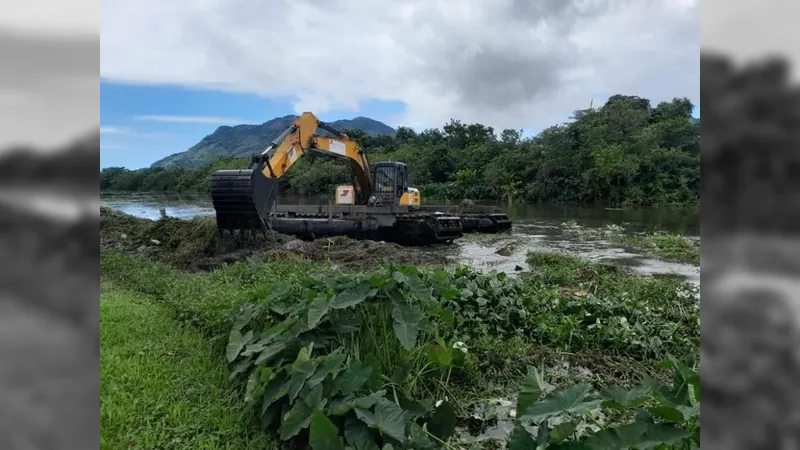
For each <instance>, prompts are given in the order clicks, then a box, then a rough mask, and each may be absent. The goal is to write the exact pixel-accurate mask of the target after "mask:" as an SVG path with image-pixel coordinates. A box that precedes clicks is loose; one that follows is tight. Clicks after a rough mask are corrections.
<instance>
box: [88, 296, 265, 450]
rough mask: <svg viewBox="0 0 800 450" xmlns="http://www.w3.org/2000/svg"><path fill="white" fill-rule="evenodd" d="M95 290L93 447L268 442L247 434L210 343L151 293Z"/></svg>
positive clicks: (221, 446)
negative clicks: (97, 401) (97, 402)
mask: <svg viewBox="0 0 800 450" xmlns="http://www.w3.org/2000/svg"><path fill="white" fill-rule="evenodd" d="M102 290H103V294H102V297H101V298H100V314H101V317H100V320H101V329H100V341H101V349H102V350H101V356H100V361H101V365H102V368H103V370H102V372H101V375H100V379H101V385H100V392H101V397H102V402H101V406H100V415H101V424H102V426H101V436H100V442H101V444H100V448H102V449H109V450H111V449H121V448H187V449H188V448H192V449H209V450H210V449H231V450H234V449H236V450H238V449H256V448H258V449H266V448H270V445H271V444H270V441H269V439H268V438H267V437H266V436H263V435H258V434H256V435H254V436H252V437H250V436H248V435H249V434H250V433H249V430H250V429H251V426H250V423H249V421H250V417H249V415H248V414H247V413H246V412H245V411H242V410H241V408H239V407H238V406H237V402H236V398H235V393H234V390H233V387H232V385H231V383H230V382H229V381H228V369H227V367H226V365H225V363H224V361H222V360H221V359H220V358H218V357H215V351H214V346H213V344H212V343H210V342H209V341H208V340H207V339H205V337H204V336H203V335H202V334H201V333H199V332H198V331H197V330H192V329H188V328H185V327H184V326H183V324H181V322H180V321H177V320H175V319H173V318H172V313H173V311H172V310H171V309H170V308H168V307H167V306H165V305H163V304H159V303H158V302H157V301H156V300H155V299H153V298H151V297H148V296H146V295H143V294H139V293H135V292H131V291H125V290H120V289H116V288H115V287H114V286H113V285H112V284H109V283H104V284H103V286H102Z"/></svg>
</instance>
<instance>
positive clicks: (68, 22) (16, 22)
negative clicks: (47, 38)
mask: <svg viewBox="0 0 800 450" xmlns="http://www.w3.org/2000/svg"><path fill="white" fill-rule="evenodd" d="M12 3H13V4H11V3H6V7H5V8H3V13H2V14H0V27H2V28H6V29H9V28H10V29H13V30H17V31H21V32H25V33H39V34H48V35H58V34H93V35H97V32H98V28H99V26H98V24H99V22H100V17H99V16H100V14H99V10H100V0H70V1H64V0H33V1H21V2H12Z"/></svg>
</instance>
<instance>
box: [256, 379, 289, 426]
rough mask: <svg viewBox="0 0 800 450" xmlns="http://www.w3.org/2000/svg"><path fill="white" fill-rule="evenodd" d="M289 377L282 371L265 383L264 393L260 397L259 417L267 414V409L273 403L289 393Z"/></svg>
mask: <svg viewBox="0 0 800 450" xmlns="http://www.w3.org/2000/svg"><path fill="white" fill-rule="evenodd" d="M288 381H289V376H288V375H287V374H286V372H284V371H280V372H278V373H277V374H275V376H274V377H273V378H272V379H271V380H270V381H269V382H267V386H266V387H265V388H264V393H263V394H262V397H261V401H262V403H261V416H262V417H263V416H264V415H265V414H266V413H267V408H269V407H270V405H272V404H273V403H275V402H276V401H278V400H279V399H280V398H281V397H283V396H284V395H286V394H287V393H288V392H289V383H288Z"/></svg>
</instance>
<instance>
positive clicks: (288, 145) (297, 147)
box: [254, 112, 372, 203]
mask: <svg viewBox="0 0 800 450" xmlns="http://www.w3.org/2000/svg"><path fill="white" fill-rule="evenodd" d="M318 128H319V129H322V130H325V131H327V132H328V133H330V134H332V135H333V137H325V136H320V135H318V134H317V133H316V131H317V129H318ZM308 152H313V153H318V154H323V155H327V156H333V157H335V158H339V159H343V160H346V161H348V162H349V163H350V167H351V168H352V170H353V174H354V176H355V179H356V184H355V189H356V193H357V198H360V199H363V201H362V202H360V203H366V201H367V199H368V198H369V196H370V195H371V194H372V174H371V173H370V165H369V160H368V158H367V155H366V153H364V151H363V150H362V148H361V146H359V145H358V142H356V141H354V140H352V139H350V138H349V137H348V136H347V135H346V134H344V133H342V132H340V131H339V130H336V129H335V128H333V127H331V126H329V125H327V124H325V123H324V122H321V121H319V120H318V119H317V118H316V117H315V116H314V115H313V114H311V113H308V112H307V113H303V115H302V116H300V117H299V118H298V119H297V120H295V121H294V122H293V123H292V126H290V127H289V128H288V129H287V131H286V132H285V133H284V134H282V135H281V136H279V137H278V139H276V140H275V141H274V142H273V145H270V147H268V148H267V150H265V151H264V153H262V155H264V159H263V161H261V162H259V163H257V165H256V167H254V168H258V169H260V170H261V172H262V174H263V175H264V176H265V177H267V178H273V179H276V178H280V177H282V176H283V175H284V174H286V172H288V171H289V169H290V168H291V167H292V166H293V165H294V163H295V162H297V161H298V160H299V159H300V158H302V157H303V156H304V155H305V154H306V153H308Z"/></svg>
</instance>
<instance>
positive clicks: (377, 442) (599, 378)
mask: <svg viewBox="0 0 800 450" xmlns="http://www.w3.org/2000/svg"><path fill="white" fill-rule="evenodd" d="M179 222H183V221H179ZM179 222H175V223H173V224H172V225H171V226H173V227H179V226H183V227H186V230H194V229H196V227H194V226H189V225H187V222H184V223H183V224H181V223H179ZM193 223H194V224H195V225H196V224H197V222H193ZM145 225H146V227H153V226H156V225H153V223H152V222H151V223H150V224H145ZM161 226H164V224H162V225H161ZM147 229H148V230H150V231H152V228H147ZM175 229H177V228H175ZM142 230H145V228H142ZM142 230H140V231H139V232H137V233H139V234H138V237H136V238H135V239H138V240H140V241H141V240H144V239H146V238H149V237H150V236H151V235H149V234H147V233H145V232H144V231H142ZM104 233H105V236H106V237H107V238H108V239H109V240H107V241H106V243H105V244H106V245H104V250H103V252H102V258H101V274H102V279H103V280H104V282H105V283H113V287H114V290H112V291H110V292H111V293H112V294H113V293H114V292H124V294H122V295H123V297H118V298H127V297H124V296H126V295H133V294H131V293H135V296H137V297H136V298H142V297H141V296H146V298H147V299H149V300H148V301H150V302H152V301H154V300H155V299H157V305H154V304H152V303H147V304H146V311H145V309H142V310H133V309H131V307H126V304H131V305H132V304H136V302H135V301H131V300H130V299H128V300H127V301H117V302H108V301H107V302H106V304H105V305H106V306H105V308H107V309H108V310H109V311H110V310H111V309H114V310H116V312H117V313H118V314H120V322H119V323H120V328H118V330H120V331H118V333H119V334H118V335H117V336H118V339H117V341H116V342H118V345H119V346H122V345H123V342H124V340H123V339H122V338H121V336H123V335H126V334H131V335H134V334H142V335H152V336H150V337H149V338H148V340H149V341H152V342H164V343H168V342H172V341H174V342H177V343H178V344H169V346H171V347H176V348H182V347H180V342H184V341H182V340H181V339H182V338H181V339H178V338H176V337H174V336H172V335H170V334H169V333H176V332H177V331H176V330H182V331H181V333H192V336H194V337H192V339H199V341H192V342H194V343H196V345H194V344H193V345H191V347H193V348H195V349H196V352H197V353H193V354H194V355H196V358H197V359H195V360H194V361H195V362H194V363H192V365H194V364H197V365H198V367H200V365H202V364H206V365H205V366H202V367H204V369H203V373H204V376H203V380H196V381H195V380H193V379H192V378H191V377H192V376H197V375H196V373H195V372H197V371H195V370H189V371H187V372H185V375H175V378H180V379H184V381H182V382H181V384H182V385H190V386H195V385H196V389H198V390H199V391H202V392H205V393H204V394H203V395H201V396H199V397H197V398H196V400H197V401H198V402H200V401H201V399H202V400H204V401H206V402H210V403H209V405H216V406H214V407H215V408H218V411H222V412H224V411H228V410H227V409H226V408H227V407H229V406H228V405H231V404H234V405H238V407H239V408H241V410H240V411H246V412H247V417H249V418H251V419H255V420H254V421H253V422H246V421H245V422H242V421H241V420H244V419H241V418H239V419H237V420H240V421H238V422H237V421H235V420H233V419H232V418H230V419H225V420H226V422H225V423H226V424H227V425H226V427H227V426H230V427H231V428H224V429H225V430H229V429H230V430H232V429H234V428H235V429H241V433H242V434H240V435H235V434H231V435H230V436H231V439H229V441H230V442H232V443H233V442H235V443H237V444H236V445H238V447H237V446H229V447H226V448H249V447H247V442H246V441H245V440H242V439H244V438H243V437H241V436H248V435H249V434H248V433H254V434H253V436H262V437H264V436H265V437H266V438H268V439H269V440H270V442H275V443H279V445H281V446H284V445H295V446H300V447H303V448H305V447H306V446H311V447H312V448H315V449H317V448H343V446H344V444H345V443H346V444H347V445H348V446H351V447H355V448H381V447H384V446H385V445H388V444H391V445H392V446H393V448H411V447H413V448H437V447H443V446H444V447H447V448H454V447H456V448H458V447H459V446H460V445H467V444H464V443H465V442H472V441H475V440H476V439H480V438H481V436H484V435H485V434H486V433H487V432H490V431H492V430H495V429H500V432H496V433H495V434H497V435H498V436H500V439H501V440H504V439H505V437H503V436H504V435H507V433H506V432H505V431H503V430H511V429H513V430H514V431H513V434H512V436H511V437H510V439H511V442H510V443H509V446H510V448H532V447H530V446H529V445H528V444H530V443H531V442H533V441H535V440H536V439H544V440H546V441H548V442H551V443H552V444H553V445H552V446H551V447H550V448H556V447H555V445H556V444H558V443H560V442H562V441H576V442H577V441H581V442H582V444H580V445H589V444H588V443H592V442H593V443H595V444H597V443H599V442H601V441H603V439H608V438H612V437H615V436H616V438H618V439H623V438H624V439H628V440H631V439H633V440H635V439H640V438H641V439H644V438H645V437H647V438H648V439H651V440H657V441H658V442H681V443H688V442H690V441H692V440H693V439H695V438H696V437H697V436H696V435H695V434H694V433H695V431H696V428H697V427H696V423H695V422H696V411H695V406H696V400H697V399H696V398H695V396H694V395H693V394H692V390H691V389H690V388H687V386H689V385H692V386H694V385H695V384H696V383H695V382H696V381H697V380H696V373H695V372H694V371H693V370H692V368H691V365H692V364H693V363H694V361H696V359H693V360H692V361H690V364H689V365H687V366H684V365H681V364H680V362H679V361H677V360H673V361H672V363H671V364H672V366H671V367H664V366H663V365H660V364H659V363H660V362H661V361H663V360H665V359H669V356H670V355H694V354H695V353H696V349H697V345H698V340H699V307H698V306H699V305H698V301H697V299H696V298H694V297H693V296H691V295H686V291H687V290H689V289H690V287H689V286H688V285H685V284H684V283H682V282H681V281H680V280H678V279H675V278H658V279H654V278H647V277H640V276H636V275H633V274H631V273H628V272H626V271H624V270H623V269H620V268H617V267H615V266H606V265H598V264H592V263H587V262H584V261H581V260H580V259H577V258H573V257H569V256H566V255H553V254H531V255H530V256H529V262H530V263H531V266H532V268H533V270H532V272H531V273H528V274H525V275H523V276H520V277H518V278H509V277H508V276H506V275H505V274H502V273H501V274H481V273H476V272H474V271H472V270H470V269H467V268H464V267H452V266H451V267H447V266H441V265H440V266H438V267H430V268H419V267H413V266H409V265H398V264H392V263H388V262H383V263H380V264H377V265H372V266H358V265H342V264H341V263H340V262H339V261H337V260H333V259H331V258H327V259H323V258H320V259H312V258H307V257H302V258H288V257H286V255H285V254H283V255H276V254H275V253H270V252H261V253H258V254H253V255H252V257H251V258H248V259H246V260H238V261H233V262H230V263H227V264H221V265H218V266H215V267H214V268H213V270H208V271H196V270H195V271H187V270H186V265H185V264H184V262H183V261H184V259H183V258H182V257H178V258H176V255H178V254H184V253H183V252H184V250H181V249H185V248H188V247H190V246H197V240H196V239H193V240H191V242H183V241H182V239H185V237H183V238H181V235H180V233H179V232H175V233H172V234H170V236H172V237H173V238H172V239H173V240H172V241H169V240H167V239H164V242H172V244H170V245H163V244H153V246H155V247H157V250H141V246H139V245H129V244H120V245H117V244H115V243H113V242H112V240H111V238H112V237H113V236H114V233H117V234H120V233H121V231H120V230H119V229H115V230H114V231H111V230H107V231H105V232H104ZM134 234H136V233H134ZM192 236H195V237H196V236H197V235H196V234H192ZM130 239H131V238H130V237H126V238H125V240H130ZM341 245H342V246H359V245H362V243H357V242H346V241H343V242H342V244H341ZM202 247H203V248H207V246H206V245H202ZM229 250H230V249H229ZM234 251H235V250H234ZM286 252H290V250H286ZM107 286H109V285H107V284H106V285H104V289H107ZM114 295H118V296H119V295H121V294H114ZM143 304H144V303H143ZM156 308H158V309H156ZM104 311H106V310H105V309H104ZM145 312H147V313H157V314H159V315H160V316H161V317H170V318H171V319H170V321H171V322H169V323H173V324H174V326H173V325H169V326H167V325H166V322H165V323H164V329H159V328H157V327H156V328H148V329H146V330H144V331H142V330H136V329H135V328H136V326H137V325H135V324H141V323H142V322H147V321H146V320H142V317H143V316H141V315H137V314H145ZM122 317H126V318H127V319H122ZM172 318H174V319H172ZM104 320H105V319H104ZM164 320H166V319H164ZM150 322H153V321H150ZM125 323H127V324H129V325H128V328H122V327H121V325H122V324H125ZM149 325H153V323H150V324H149ZM149 325H147V326H149ZM138 326H144V325H138ZM156 335H158V336H156ZM201 336H202V337H201ZM162 338H163V340H160V339H162ZM132 340H133V339H132ZM105 345H106V344H105V343H104V346H105ZM142 345H144V344H142ZM154 345H156V347H158V346H159V345H160V344H154ZM104 348H105V347H104ZM158 348H162V349H164V347H158ZM104 351H105V350H104ZM120 351H122V350H120ZM164 352H168V350H164V351H163V352H158V351H155V352H148V353H147V355H148V356H147V357H146V358H145V357H142V358H141V359H138V360H137V359H130V360H128V361H127V362H126V364H130V368H129V369H128V370H129V371H132V370H137V371H141V373H144V374H145V376H143V377H140V378H142V379H141V380H140V381H139V382H140V383H142V389H143V390H150V391H152V392H154V393H155V392H159V391H161V390H162V389H164V388H165V387H164V384H163V381H159V380H163V379H164V377H163V376H161V375H159V373H162V372H160V371H162V370H178V369H177V368H175V367H173V368H169V369H167V368H166V367H167V366H169V364H168V363H169V362H170V360H169V358H168V356H169V355H168V354H167V353H164ZM165 354H166V356H165ZM203 355H205V356H203ZM201 356H202V358H201ZM134 367H137V369H134ZM182 367H183V366H182ZM225 367H227V370H228V371H229V372H230V373H232V374H233V375H232V379H233V382H232V384H230V385H227V386H228V387H227V388H225V386H226V384H225V380H223V379H222V378H220V375H219V374H220V373H222V372H224V368H225ZM220 371H222V372H220ZM676 371H677V372H678V375H679V377H678V378H675V380H678V381H679V382H678V384H677V387H676V388H675V390H670V389H669V388H668V387H664V386H662V385H661V384H659V383H667V384H669V383H670V382H671V381H672V380H673V374H674V373H675V372H676ZM122 372H125V371H122ZM122 372H120V373H119V374H118V375H116V376H114V375H109V378H107V380H109V381H111V380H118V379H124V375H123V374H122ZM170 373H172V372H170ZM112 374H113V372H112ZM209 374H211V375H210V376H209ZM693 374H694V375H693ZM181 377H184V378H181ZM680 377H683V378H680ZM680 379H685V380H684V381H685V382H681V381H680ZM215 380H216V381H215ZM114 382H118V381H114ZM210 382H213V383H212V384H213V386H211V385H209V383H210ZM209 386H211V387H209ZM615 386H616V387H615ZM131 389H132V388H131ZM137 389H138V388H137ZM631 389H632V390H631ZM687 389H689V390H687ZM232 395H233V396H235V400H231V396H232ZM104 399H105V397H104ZM104 401H105V400H104ZM176 402H178V403H176ZM179 402H180V399H178V398H176V397H170V398H169V400H166V401H164V402H163V403H164V404H170V406H169V408H172V409H169V408H167V409H165V410H164V411H167V413H166V418H165V419H164V420H167V421H168V422H169V421H171V422H170V423H172V424H173V427H172V428H175V427H177V428H180V426H185V427H192V426H194V425H192V423H203V422H202V421H203V420H206V419H203V417H207V416H203V415H200V416H199V418H198V422H191V421H190V419H189V418H186V419H183V418H182V417H183V416H181V415H180V414H178V413H176V412H170V411H181V409H180V407H179V406H175V405H177V404H179ZM231 402H233V403H231ZM498 402H499V403H498ZM196 404H197V405H201V404H203V403H196ZM494 404H504V405H511V406H510V407H509V408H507V409H506V410H503V411H500V410H501V409H502V408H497V407H494V406H492V407H490V406H491V405H494ZM490 410H492V411H494V412H491V411H490ZM639 410H641V411H643V412H642V413H641V414H638V415H637V414H635V413H636V411H639ZM147 414H149V413H147V412H145V411H143V410H141V411H140V412H137V411H131V414H130V415H131V416H133V417H132V418H131V419H129V420H130V421H133V422H134V423H135V422H136V421H137V420H140V421H141V420H145V419H142V418H141V417H140V416H146V415H147ZM678 415H680V418H679V417H678ZM228 417H233V416H228ZM236 417H240V416H236ZM647 417H650V418H649V419H648V418H647ZM207 420H210V419H207ZM179 422H180V424H181V425H180V426H179V425H177V424H178V423H179ZM184 422H185V423H184ZM206 423H208V424H209V426H210V427H218V428H219V427H222V425H221V424H220V425H214V424H213V423H210V422H206ZM256 423H258V424H260V425H256ZM559 423H561V424H562V425H559ZM530 424H536V425H537V426H538V427H539V428H538V429H540V430H542V429H545V430H550V434H549V436H545V435H543V434H542V435H539V434H537V433H539V432H538V431H535V429H533V428H530V427H527V428H526V427H525V426H523V425H530ZM563 424H566V425H563ZM573 425H574V426H573ZM498 427H499V428H498ZM619 427H622V428H619ZM626 427H627V428H626ZM125 429H126V428H125V425H124V424H123V425H120V427H119V428H117V429H116V430H117V431H115V432H113V433H112V434H113V436H112V435H111V434H108V435H107V439H110V440H113V439H117V440H120V439H126V438H125V432H124V430H125ZM626 430H627V431H626ZM637 430H638V431H637ZM648 430H649V431H648ZM495 431H496V430H495ZM529 431H534V434H533V435H531V434H530V433H529ZM155 432H156V431H153V433H155ZM651 432H652V433H656V434H650V435H648V434H647V433H651ZM110 433H111V432H110ZM231 433H233V431H231ZM626 433H627V434H626ZM657 433H661V434H658V435H657ZM490 434H491V433H490ZM236 436H240V437H241V438H237V437H236ZM658 436H660V437H658ZM150 437H151V438H153V439H155V438H154V437H152V436H150ZM506 437H507V436H506ZM197 439H205V438H203V437H198V438H197ZM208 439H210V440H208V441H203V442H206V443H204V444H202V445H206V447H201V448H218V447H213V445H217V444H215V442H217V441H214V440H213V438H210V437H209V438H208ZM237 439H238V440H237ZM659 439H661V440H659ZM686 439H688V440H686ZM198 442H199V441H198ZM443 442H447V444H443ZM626 442H628V441H626ZM631 442H632V441H631ZM162 444H163V441H162ZM522 444H525V445H524V446H519V445H522ZM634 444H635V442H634V443H632V444H631V445H634ZM197 445H201V444H197ZM231 445H234V444H231ZM265 445H266V444H265ZM469 445H473V444H469ZM474 445H479V446H481V447H487V446H489V447H491V446H493V445H497V442H496V441H495V442H493V443H489V441H481V442H480V443H479V444H474ZM598 445H599V444H598ZM681 445H683V444H681ZM687 445H688V444H687ZM176 448H184V447H181V446H180V445H178V446H177V447H176ZM185 448H195V447H191V446H189V447H185ZM384 448H385V447H384ZM571 448H573V447H571ZM580 448H583V447H580ZM592 448H598V447H592ZM599 448H606V447H599ZM676 448H680V447H676ZM686 448H689V447H686Z"/></svg>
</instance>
